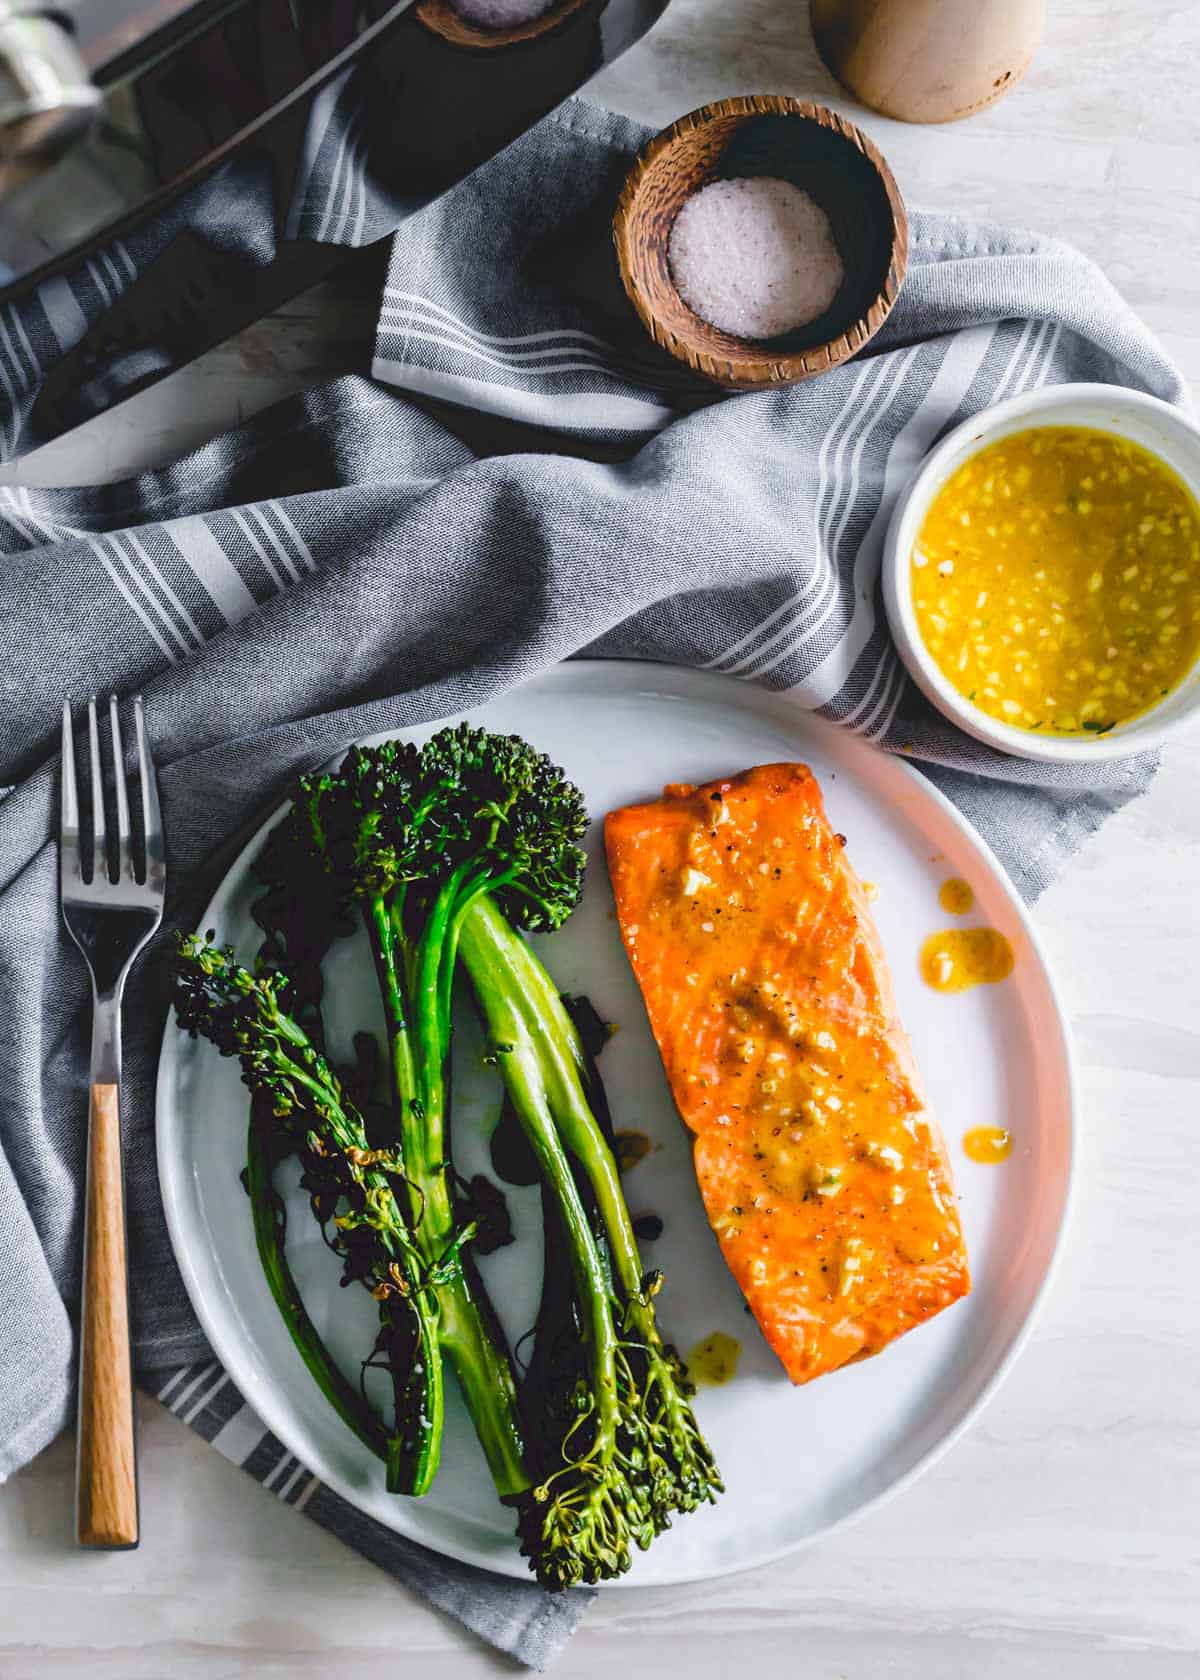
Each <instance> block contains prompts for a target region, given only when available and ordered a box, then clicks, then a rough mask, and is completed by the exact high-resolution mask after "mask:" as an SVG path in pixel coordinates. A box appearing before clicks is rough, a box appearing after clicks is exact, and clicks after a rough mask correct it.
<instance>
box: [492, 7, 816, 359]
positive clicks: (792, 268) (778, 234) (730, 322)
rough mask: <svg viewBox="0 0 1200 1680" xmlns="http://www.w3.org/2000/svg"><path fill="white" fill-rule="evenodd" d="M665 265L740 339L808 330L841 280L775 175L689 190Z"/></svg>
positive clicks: (808, 213) (809, 220)
mask: <svg viewBox="0 0 1200 1680" xmlns="http://www.w3.org/2000/svg"><path fill="white" fill-rule="evenodd" d="M460 3H461V0H460ZM668 260H669V262H670V265H671V277H672V279H673V280H674V282H675V284H676V286H677V287H678V289H679V295H680V297H682V298H683V300H684V302H685V303H686V304H687V306H688V308H689V309H691V310H693V311H694V312H695V313H696V314H697V315H699V316H700V318H701V319H702V320H705V321H709V322H711V324H712V325H713V326H714V327H720V329H721V331H722V332H727V333H732V334H733V335H734V336H735V337H738V338H778V337H779V336H780V335H781V334H782V333H789V332H795V331H796V330H797V329H798V328H800V327H806V326H807V325H808V324H809V322H810V321H815V320H816V319H817V317H818V316H819V315H823V314H824V313H825V311H826V310H827V309H828V308H829V307H830V305H831V304H832V303H833V301H834V299H835V298H836V297H837V295H838V292H839V291H840V290H841V288H842V285H843V284H844V282H845V278H846V271H845V268H844V266H843V264H842V259H841V255H840V253H839V251H838V248H837V243H836V241H835V240H834V237H833V229H832V228H831V227H830V225H829V217H828V216H827V215H826V214H825V212H824V210H822V209H821V206H820V205H819V204H817V203H815V202H814V201H813V199H811V198H810V197H809V195H808V194H807V193H806V192H804V191H803V190H802V189H801V188H800V187H797V186H793V185H792V183H791V182H790V181H781V180H778V179H777V178H776V177H775V176H772V175H758V176H751V177H749V178H748V179H737V180H723V181H710V182H709V183H708V185H707V186H706V187H701V189H700V191H699V192H698V193H693V195H692V196H691V198H689V199H688V200H687V201H686V202H685V204H684V206H683V208H682V209H681V210H680V212H679V214H678V215H677V216H676V218H675V221H674V223H673V224H672V227H671V237H670V242H669V245H668Z"/></svg>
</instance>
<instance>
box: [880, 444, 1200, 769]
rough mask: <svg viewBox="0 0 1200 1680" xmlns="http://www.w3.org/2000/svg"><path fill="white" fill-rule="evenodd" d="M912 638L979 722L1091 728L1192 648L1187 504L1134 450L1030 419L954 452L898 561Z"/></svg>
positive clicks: (1099, 727)
mask: <svg viewBox="0 0 1200 1680" xmlns="http://www.w3.org/2000/svg"><path fill="white" fill-rule="evenodd" d="M911 574H912V599H913V607H914V610H915V613H916V619H917V624H918V626H919V628H920V632H921V636H922V639H923V640H924V642H925V645H926V647H927V648H928V649H929V651H930V653H931V654H932V655H933V658H934V659H935V660H936V661H937V663H938V665H939V666H940V667H941V669H942V672H943V674H944V675H945V676H946V678H947V679H948V680H949V682H950V683H951V684H952V685H953V687H954V688H956V689H957V690H958V691H959V693H960V694H964V695H965V696H966V697H967V698H968V699H969V700H970V701H972V702H973V704H974V705H976V706H978V707H979V709H980V710H981V711H983V712H986V713H987V714H988V716H989V717H994V718H997V719H999V720H1000V722H1002V723H1007V724H1011V725H1013V726H1014V727H1016V728H1019V729H1029V730H1037V731H1039V732H1040V733H1042V734H1046V735H1074V736H1079V737H1081V738H1086V737H1088V736H1089V735H1091V736H1097V737H1098V736H1102V735H1105V734H1107V733H1108V731H1109V730H1110V729H1111V728H1113V726H1114V725H1115V724H1118V723H1122V722H1124V721H1125V720H1126V719H1127V718H1132V717H1136V716H1137V714H1138V713H1139V712H1143V711H1145V710H1146V709H1147V708H1148V707H1150V706H1152V705H1154V703H1155V702H1156V701H1158V700H1159V699H1161V697H1162V696H1163V695H1165V694H1167V693H1169V692H1170V690H1171V689H1172V688H1174V687H1175V686H1176V684H1177V683H1179V682H1181V681H1182V679H1183V678H1184V677H1185V676H1186V675H1187V673H1188V671H1189V670H1190V669H1191V666H1192V664H1193V663H1194V661H1195V659H1196V655H1197V653H1198V652H1200V506H1198V505H1197V503H1196V500H1195V498H1194V497H1193V496H1192V495H1191V494H1190V492H1189V491H1188V489H1187V487H1186V485H1185V484H1184V483H1183V482H1182V480H1181V479H1179V478H1178V477H1177V476H1176V475H1175V473H1173V472H1172V471H1171V469H1170V468H1169V467H1167V466H1166V465H1165V464H1164V463H1163V462H1161V461H1159V460H1158V459H1157V458H1156V457H1155V456H1154V455H1151V454H1150V453H1149V452H1148V451H1147V450H1144V449H1141V448H1139V447H1138V445H1136V444H1132V443H1128V442H1126V441H1125V440H1124V439H1123V438H1118V437H1113V436H1110V435H1109V434H1108V433H1106V432H1097V431H1092V430H1090V429H1088V428H1086V427H1082V426H1039V427H1035V428H1033V429H1031V430H1029V431H1024V432H1015V433H1013V435H1012V436H1011V437H1006V438H1001V439H1000V441H999V442H997V443H993V444H991V445H989V446H988V448H986V449H982V450H980V452H979V454H978V455H975V456H972V458H971V459H970V460H969V461H965V462H964V463H963V465H962V466H961V467H959V468H958V470H957V471H956V472H954V473H952V474H951V475H950V477H949V478H948V479H947V480H946V483H945V484H944V485H943V486H942V488H941V490H940V491H939V492H938V494H937V495H936V497H935V498H934V500H933V502H932V504H931V506H930V508H929V511H928V512H927V513H926V515H925V519H924V521H923V523H922V525H921V529H920V532H919V533H918V536H917V541H916V544H915V547H914V550H913V557H912V568H911Z"/></svg>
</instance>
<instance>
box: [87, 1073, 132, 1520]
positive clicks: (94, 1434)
mask: <svg viewBox="0 0 1200 1680" xmlns="http://www.w3.org/2000/svg"><path fill="white" fill-rule="evenodd" d="M83 1240H84V1248H83V1300H82V1306H81V1309H80V1362H79V1433H78V1440H77V1443H76V1470H75V1534H76V1538H77V1539H78V1541H79V1544H80V1545H81V1546H97V1547H105V1548H107V1549H109V1550H119V1549H124V1548H128V1547H131V1546H136V1545H137V1543H138V1497H137V1464H136V1459H135V1457H134V1446H133V1369H132V1361H131V1357H130V1344H129V1276H128V1272H127V1270H126V1261H125V1190H124V1183H123V1175H122V1171H121V1103H120V1087H119V1086H117V1085H93V1086H92V1088H91V1111H90V1116H89V1125H88V1164H87V1211H86V1215H85V1224H84V1239H83Z"/></svg>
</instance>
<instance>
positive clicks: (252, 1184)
mask: <svg viewBox="0 0 1200 1680" xmlns="http://www.w3.org/2000/svg"><path fill="white" fill-rule="evenodd" d="M261 1101H262V1099H261V1097H258V1096H256V1097H255V1099H254V1103H253V1105H252V1109H251V1115H250V1125H249V1128H248V1134H247V1140H246V1189H247V1191H248V1193H249V1196H250V1207H251V1212H252V1216H253V1220H254V1240H255V1243H256V1245H257V1247H258V1257H259V1260H260V1261H261V1262H262V1269H263V1274H264V1276H265V1277H266V1280H267V1287H268V1288H269V1289H270V1291H271V1295H272V1297H273V1298H274V1301H275V1305H276V1306H277V1307H278V1308H279V1312H280V1316H281V1317H282V1319H283V1321H284V1323H285V1324H286V1325H287V1328H288V1332H289V1334H290V1335H291V1338H292V1341H293V1342H294V1343H295V1346H296V1351H297V1353H299V1355H300V1357H301V1359H303V1361H304V1363H305V1365H306V1366H307V1367H308V1369H309V1371H310V1372H311V1373H312V1376H313V1379H314V1381H315V1382H316V1384H317V1387H318V1388H319V1389H320V1390H321V1393H322V1394H323V1395H324V1396H325V1398H326V1399H327V1400H328V1401H329V1404H330V1405H331V1406H332V1407H333V1409H334V1411H335V1412H336V1413H337V1414H338V1416H339V1417H340V1418H341V1420H342V1422H343V1423H344V1424H345V1425H346V1427H347V1428H348V1429H352V1430H353V1431H354V1433H355V1434H356V1435H357V1436H358V1438H359V1440H360V1441H361V1442H362V1443H363V1445H364V1446H365V1447H367V1448H369V1450H370V1451H371V1452H373V1453H374V1454H375V1455H376V1457H377V1458H381V1459H383V1460H384V1461H385V1462H387V1460H388V1459H389V1457H391V1456H392V1455H393V1454H396V1453H398V1451H399V1442H398V1441H394V1440H393V1438H391V1437H389V1435H388V1432H387V1430H386V1429H385V1428H384V1426H383V1424H382V1423H381V1422H380V1421H379V1419H378V1418H377V1417H376V1416H375V1413H374V1412H373V1411H372V1410H371V1408H370V1406H369V1405H367V1403H366V1402H365V1401H364V1399H363V1397H362V1395H361V1394H359V1392H358V1390H357V1389H356V1388H355V1387H354V1386H353V1384H352V1383H350V1382H349V1381H348V1380H347V1378H346V1377H345V1375H344V1374H343V1372H342V1370H341V1368H340V1367H339V1366H338V1365H336V1364H335V1363H334V1361H333V1359H332V1357H331V1356H330V1353H329V1350H328V1348H327V1347H326V1346H325V1344H324V1342H323V1341H322V1340H321V1338H320V1336H319V1334H318V1333H317V1328H316V1325H315V1324H314V1323H313V1321H312V1319H311V1318H310V1317H309V1316H308V1312H307V1309H306V1308H305V1305H304V1302H303V1300H302V1298H301V1295H300V1291H299V1289H298V1288H297V1286H296V1280H295V1278H294V1277H293V1276H292V1269H291V1267H290V1266H289V1265H288V1263H287V1254H286V1250H285V1246H284V1240H285V1232H286V1228H287V1216H286V1214H285V1213H284V1209H283V1203H282V1202H281V1201H280V1199H279V1196H278V1195H277V1193H276V1191H275V1187H274V1185H273V1183H272V1161H271V1148H270V1138H269V1134H268V1130H267V1127H266V1126H265V1125H264V1124H263V1121H262V1117H261V1116H260V1115H258V1114H257V1113H256V1112H255V1111H256V1109H257V1108H258V1105H259V1103H260V1102H261Z"/></svg>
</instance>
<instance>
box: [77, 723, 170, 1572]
mask: <svg viewBox="0 0 1200 1680" xmlns="http://www.w3.org/2000/svg"><path fill="white" fill-rule="evenodd" d="M87 712H88V758H89V761H90V769H91V808H92V822H91V836H90V844H83V843H81V837H80V820H79V798H78V791H77V787H76V781H75V741H74V736H73V734H72V730H71V703H70V701H69V700H64V701H63V716H62V809H61V821H62V829H61V843H60V846H59V893H60V899H61V903H62V916H63V921H64V922H65V923H66V927H67V932H68V933H69V934H70V935H71V938H72V939H73V940H74V941H75V943H76V945H78V947H79V949H80V951H81V953H82V955H83V960H84V961H85V962H86V963H87V966H88V971H89V973H90V974H91V977H92V1008H93V1014H92V1071H91V1096H90V1101H89V1109H88V1148H87V1197H86V1212H85V1216H84V1238H83V1292H82V1296H81V1306H80V1353H79V1417H78V1429H77V1435H76V1449H75V1450H76V1457H75V1536H76V1539H77V1540H78V1542H79V1544H80V1545H81V1546H95V1547H104V1548H107V1549H109V1550H121V1549H127V1548H130V1547H133V1546H136V1545H137V1543H138V1492H137V1459H136V1456H135V1452H134V1439H133V1369H132V1360H131V1354H130V1338H129V1276H128V1271H127V1267H126V1258H125V1250H126V1231H125V1184H124V1169H123V1165H122V1158H121V997H122V994H123V992H124V989H125V980H126V978H127V976H128V974H129V970H130V968H131V967H132V965H133V962H134V959H135V958H136V957H137V956H138V955H139V953H140V952H141V951H142V949H143V947H144V946H145V944H146V942H147V941H148V940H149V938H150V937H151V935H152V934H153V933H154V932H155V931H156V930H157V928H158V927H159V925H160V924H161V922H162V915H163V897H164V892H165V887H166V860H165V856H164V852H163V837H162V818H161V815H160V812H159V807H158V786H157V783H156V781H155V777H154V763H153V760H152V759H151V757H150V750H149V747H148V745H147V741H146V718H145V713H144V711H143V708H142V697H141V695H140V694H139V695H138V696H137V698H136V699H135V701H134V726H135V730H136V734H137V756H138V781H139V783H140V787H141V805H142V834H143V852H144V858H143V862H142V865H141V868H140V869H139V867H138V865H137V862H136V860H135V858H134V850H133V839H132V834H131V831H130V825H129V789H128V786H127V785H126V781H125V755H124V751H123V749H122V745H121V726H120V722H119V720H118V717H117V700H116V696H115V695H113V696H112V698H111V699H110V701H109V724H110V728H111V732H112V758H113V781H114V784H115V804H116V818H117V833H116V845H115V848H114V847H113V846H112V845H110V842H109V836H108V831H107V826H106V822H105V815H104V781H103V777H102V774H101V768H100V730H99V725H98V724H97V721H96V701H95V698H94V697H93V699H91V700H89V702H88V709H87Z"/></svg>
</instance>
